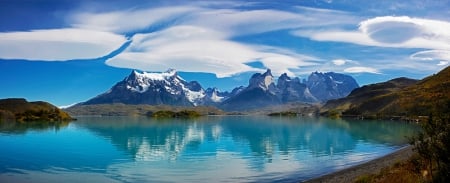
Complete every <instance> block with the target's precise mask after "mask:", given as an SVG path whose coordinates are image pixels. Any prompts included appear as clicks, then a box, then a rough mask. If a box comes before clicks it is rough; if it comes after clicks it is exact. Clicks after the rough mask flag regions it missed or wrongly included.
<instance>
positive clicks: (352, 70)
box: [344, 67, 381, 74]
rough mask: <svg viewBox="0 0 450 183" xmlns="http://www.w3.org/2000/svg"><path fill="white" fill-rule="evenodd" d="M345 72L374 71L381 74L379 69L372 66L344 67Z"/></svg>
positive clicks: (373, 72)
mask: <svg viewBox="0 0 450 183" xmlns="http://www.w3.org/2000/svg"><path fill="white" fill-rule="evenodd" d="M344 72H347V73H364V72H365V73H372V74H381V73H380V72H379V71H378V70H377V69H375V68H371V67H349V68H346V69H344Z"/></svg>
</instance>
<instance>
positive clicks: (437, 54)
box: [410, 50, 450, 61]
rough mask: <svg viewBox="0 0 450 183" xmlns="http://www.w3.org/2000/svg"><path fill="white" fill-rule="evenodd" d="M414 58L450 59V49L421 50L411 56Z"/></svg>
mask: <svg viewBox="0 0 450 183" xmlns="http://www.w3.org/2000/svg"><path fill="white" fill-rule="evenodd" d="M410 58H411V59H414V60H425V61H432V60H438V61H450V50H428V51H420V52H417V53H414V54H412V55H411V56H410Z"/></svg>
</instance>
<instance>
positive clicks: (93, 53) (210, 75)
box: [0, 0, 450, 106]
mask: <svg viewBox="0 0 450 183" xmlns="http://www.w3.org/2000/svg"><path fill="white" fill-rule="evenodd" d="M0 22H1V23H0V84H1V89H0V98H8V97H23V98H26V99H28V100H45V101H49V102H51V103H54V104H55V105H58V106H63V105H69V104H73V103H77V102H82V101H85V100H87V99H89V98H92V97H94V96H96V95H98V94H100V93H102V92H105V91H107V90H108V89H109V88H110V87H111V86H112V85H114V84H115V83H116V82H118V81H120V80H122V79H123V78H124V77H126V76H127V75H128V74H129V73H130V72H131V70H132V69H138V70H143V71H154V72H162V71H165V70H167V69H168V68H174V69H176V70H178V71H179V72H180V75H181V76H182V77H183V78H185V79H186V80H188V81H189V80H197V81H199V82H200V83H201V84H202V86H203V87H204V88H207V87H218V88H219V89H221V90H231V89H232V88H233V87H235V86H239V85H247V82H248V78H249V77H250V76H251V75H252V74H253V73H255V72H263V71H264V70H265V69H266V68H270V69H271V70H272V73H273V74H274V75H275V76H279V75H280V74H282V73H288V75H290V76H296V77H300V78H302V79H303V78H305V77H307V76H308V74H310V73H311V72H314V71H320V72H329V71H333V72H339V73H345V74H349V75H352V76H353V77H355V78H356V80H357V81H358V83H360V84H361V85H364V84H369V83H375V82H381V81H386V80H388V79H392V78H396V77H401V76H406V77H410V78H416V79H421V78H423V77H425V76H428V75H431V74H433V73H436V72H438V71H439V70H441V69H443V68H445V67H447V66H448V65H449V62H450V1H449V0H434V1H433V0H410V1H403V0H398V1H396V0H379V1H373V0H341V1H336V0H311V1H307V0H304V1H282V2H272V1H144V0H136V1H113V2H110V1H106V0H98V1H95V0H94V1H90V0H89V1H88V0H80V1H72V0H34V1H33V0H2V1H0Z"/></svg>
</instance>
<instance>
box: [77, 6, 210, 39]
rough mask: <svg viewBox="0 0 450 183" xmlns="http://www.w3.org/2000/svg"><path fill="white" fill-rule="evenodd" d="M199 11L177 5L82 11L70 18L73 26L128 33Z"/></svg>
mask: <svg viewBox="0 0 450 183" xmlns="http://www.w3.org/2000/svg"><path fill="white" fill-rule="evenodd" d="M197 11H202V10H201V8H197V7H192V6H175V7H162V8H151V9H139V10H132V9H131V10H121V11H112V12H104V13H88V12H81V13H76V14H73V15H72V16H71V18H70V19H71V21H72V24H71V25H72V26H73V27H78V28H83V29H93V30H100V31H110V32H116V33H128V32H135V31H143V30H144V29H148V28H150V27H151V26H153V25H155V24H158V23H161V24H163V23H170V21H174V20H175V19H176V18H180V17H181V16H183V15H185V14H188V13H193V12H197Z"/></svg>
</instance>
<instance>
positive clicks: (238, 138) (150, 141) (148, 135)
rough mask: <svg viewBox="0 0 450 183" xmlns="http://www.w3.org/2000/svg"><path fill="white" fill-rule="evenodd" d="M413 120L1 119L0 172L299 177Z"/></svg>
mask: <svg viewBox="0 0 450 183" xmlns="http://www.w3.org/2000/svg"><path fill="white" fill-rule="evenodd" d="M416 130H417V127H416V126H414V125H410V124H406V123H401V122H391V121H386V122H382V121H348V120H332V119H326V118H279V117H272V118H271V117H249V116H246V117H244V116H227V117H220V116H217V117H214V116H210V117H203V118H198V119H193V120H159V121H158V120H152V119H149V118H145V117H142V118H133V117H80V118H78V121H75V122H71V123H69V124H60V125H57V126H55V125H38V126H36V125H23V124H22V125H20V124H2V125H1V127H0V145H1V147H2V148H1V151H0V182H298V181H301V180H307V179H310V178H314V177H317V176H320V175H323V174H327V173H330V172H334V171H337V170H340V169H343V168H346V167H349V166H353V165H356V164H360V163H362V162H366V161H369V160H371V159H374V158H377V157H380V156H383V155H386V154H388V153H390V152H392V151H395V150H396V149H398V148H401V147H402V146H404V145H405V144H407V140H406V139H405V136H410V135H412V134H413V133H414V132H415V131H416Z"/></svg>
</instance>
